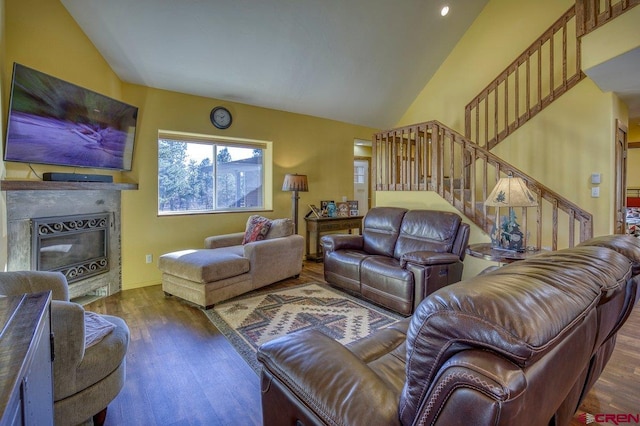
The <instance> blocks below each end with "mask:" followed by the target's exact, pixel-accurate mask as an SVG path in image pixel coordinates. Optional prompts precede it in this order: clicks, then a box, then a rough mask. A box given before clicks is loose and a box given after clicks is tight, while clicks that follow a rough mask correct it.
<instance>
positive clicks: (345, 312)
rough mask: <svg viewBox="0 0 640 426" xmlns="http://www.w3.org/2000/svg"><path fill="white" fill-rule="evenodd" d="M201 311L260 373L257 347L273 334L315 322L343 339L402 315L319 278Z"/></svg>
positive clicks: (312, 325) (355, 337)
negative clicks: (322, 282) (321, 281)
mask: <svg viewBox="0 0 640 426" xmlns="http://www.w3.org/2000/svg"><path fill="white" fill-rule="evenodd" d="M203 312H204V313H205V314H206V315H207V317H209V319H210V320H211V322H213V324H214V325H215V326H216V327H217V328H218V330H220V331H221V332H222V334H224V335H225V337H226V338H227V339H228V340H229V342H231V344H232V345H233V347H234V348H235V349H236V350H237V351H238V353H240V355H242V357H243V358H244V359H245V360H246V361H247V363H248V364H249V365H250V366H251V368H253V370H254V371H255V372H256V374H259V373H260V368H261V366H260V365H261V364H260V363H259V362H258V360H257V359H256V352H257V350H258V347H259V346H260V345H261V344H263V343H265V342H268V341H269V340H272V339H275V338H277V337H280V336H284V335H285V334H289V333H292V332H294V331H298V330H305V329H310V328H315V329H317V330H320V331H321V332H323V333H325V334H326V335H328V336H330V337H333V338H334V339H335V340H337V341H338V342H340V343H342V344H343V345H345V344H347V343H350V342H353V341H355V340H358V339H361V338H362V337H365V336H368V335H369V334H371V333H372V332H374V331H376V330H378V329H380V328H383V327H385V326H387V325H389V324H393V323H394V322H396V321H397V320H399V319H401V318H402V317H401V316H399V315H397V314H394V313H391V312H388V311H385V310H384V309H382V308H379V307H376V306H374V305H372V304H369V303H367V302H365V301H363V300H360V299H356V298H355V297H352V296H349V295H347V294H345V293H342V292H340V291H338V290H336V289H333V288H331V287H329V286H327V285H325V284H320V283H310V284H305V285H302V286H298V287H292V288H287V289H283V290H274V291H263V292H259V293H249V294H247V295H245V296H241V297H239V298H236V299H232V300H230V301H228V302H225V303H221V304H219V305H216V306H215V307H214V308H213V309H209V310H208V311H203Z"/></svg>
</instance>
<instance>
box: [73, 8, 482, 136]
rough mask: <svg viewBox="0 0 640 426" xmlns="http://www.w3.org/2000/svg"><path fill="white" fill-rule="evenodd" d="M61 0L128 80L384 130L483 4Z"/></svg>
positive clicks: (407, 103)
mask: <svg viewBox="0 0 640 426" xmlns="http://www.w3.org/2000/svg"><path fill="white" fill-rule="evenodd" d="M61 2H62V4H63V5H64V6H65V7H66V8H67V10H68V11H69V13H70V14H71V15H72V16H73V18H74V19H75V20H76V22H77V23H78V24H79V25H80V27H81V28H82V30H83V31H84V32H85V33H86V35H87V36H88V37H89V39H90V40H91V41H92V42H93V43H94V45H95V46H96V47H97V49H98V50H99V51H100V53H101V54H102V55H103V56H104V58H105V59H106V60H107V62H108V63H109V64H110V66H111V67H112V69H113V70H114V71H115V72H116V74H117V75H118V76H119V77H120V78H121V79H122V80H123V81H126V82H129V83H135V84H141V85H145V86H148V87H156V88H161V89H167V90H172V91H177V92H181V93H188V94H194V95H200V96H206V97H212V98H217V99H221V100H227V101H234V102H241V103H246V104H250V105H256V106H261V107H267V108H272V109H277V110H283V111H289V112H296V113H301V114H307V115H312V116H316V117H323V118H329V119H334V120H338V121H344V122H348V123H352V124H360V125H365V126H370V127H375V128H388V127H391V126H393V125H394V124H395V123H397V121H398V120H399V119H400V118H401V116H402V114H403V113H404V112H405V111H406V110H407V108H408V107H409V106H410V104H411V103H412V101H413V100H414V99H415V97H416V96H417V94H418V93H419V92H420V90H421V89H422V88H423V87H424V86H425V85H426V83H427V82H428V81H429V79H430V78H431V77H432V76H433V74H434V73H435V71H436V70H437V69H438V67H439V66H440V64H441V63H442V62H443V61H444V60H445V58H446V57H447V55H448V54H449V52H450V51H451V50H452V49H453V47H454V46H455V44H456V43H457V41H458V40H459V39H460V38H461V37H462V35H463V34H464V33H465V31H466V30H467V28H468V27H469V26H470V25H471V23H472V22H473V20H474V19H475V18H476V16H477V15H478V14H479V13H480V11H481V10H482V8H483V7H484V6H485V4H486V3H487V0H442V1H439V0H437V1H434V0H186V1H177V0H135V1H130V0H109V1H105V0H61ZM445 3H446V4H448V5H449V6H450V12H449V14H448V15H447V16H445V17H442V16H441V15H440V9H441V7H442V6H443V5H444V4H445Z"/></svg>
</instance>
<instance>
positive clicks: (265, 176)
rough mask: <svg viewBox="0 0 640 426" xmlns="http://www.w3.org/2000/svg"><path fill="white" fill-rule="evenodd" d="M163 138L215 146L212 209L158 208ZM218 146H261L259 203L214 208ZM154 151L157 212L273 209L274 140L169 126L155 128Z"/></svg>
mask: <svg viewBox="0 0 640 426" xmlns="http://www.w3.org/2000/svg"><path fill="white" fill-rule="evenodd" d="M162 140H169V141H176V142H184V143H197V144H205V145H211V146H212V149H214V153H213V179H214V180H213V182H214V183H213V194H214V208H213V209H212V210H179V211H161V210H160V142H161V141H162ZM219 146H224V147H237V148H245V149H261V150H262V200H263V203H262V204H263V205H262V207H241V208H224V209H222V208H221V209H216V208H215V201H216V200H215V197H216V193H217V188H216V176H217V173H218V169H217V161H216V157H217V152H218V148H217V147H219ZM156 149H157V150H158V151H157V155H156V157H157V163H156V164H157V166H158V169H157V175H158V180H157V190H156V200H157V201H156V203H157V204H156V207H157V215H158V216H160V217H164V216H181V215H202V214H221V213H247V212H265V211H271V210H273V152H272V150H273V143H272V142H271V141H262V140H254V139H244V138H233V137H226V136H217V135H204V134H196V133H185V132H176V131H169V130H158V138H157V144H156Z"/></svg>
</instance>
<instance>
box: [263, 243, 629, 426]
mask: <svg viewBox="0 0 640 426" xmlns="http://www.w3.org/2000/svg"><path fill="white" fill-rule="evenodd" d="M639 272H640V244H639V241H638V239H636V238H634V237H631V236H608V237H603V238H599V239H595V240H591V241H588V242H586V243H583V244H581V245H580V246H578V247H574V248H571V249H564V250H560V251H556V252H548V253H542V254H539V255H537V256H532V257H531V258H528V259H527V260H523V261H519V262H516V263H512V264H510V265H507V266H504V267H501V268H498V269H496V270H494V271H492V272H490V273H487V274H482V275H479V276H477V277H474V278H471V279H467V280H464V281H461V282H459V283H456V284H452V285H450V286H446V287H444V288H442V289H440V290H438V291H437V292H435V293H433V294H431V295H430V296H428V297H427V298H426V299H425V300H424V301H423V302H422V303H421V304H420V306H419V307H418V309H417V310H416V312H415V313H414V315H413V316H412V317H410V318H406V319H404V320H401V321H399V322H397V323H395V324H394V325H392V326H390V327H387V328H385V329H382V330H379V331H378V332H377V333H374V334H373V335H371V336H369V337H365V338H364V339H361V340H359V341H357V342H354V343H353V344H351V345H349V346H348V347H345V346H342V345H340V344H339V343H337V342H336V341H334V340H333V339H331V338H329V337H327V336H326V335H324V334H322V333H320V332H318V331H315V330H308V331H303V332H298V333H293V334H290V335H287V336H284V337H281V338H279V339H276V340H273V341H271V342H268V343H265V344H264V345H262V346H261V347H260V349H259V351H258V359H259V360H260V362H261V363H262V364H263V369H262V376H261V382H262V383H261V386H262V411H263V422H264V424H265V425H294V424H303V425H305V426H311V425H321V424H330V425H336V424H342V425H354V426H358V425H366V426H375V425H415V424H429V425H447V426H449V425H454V424H474V425H505V426H506V425H514V424H517V425H567V424H569V423H570V421H571V419H572V417H573V416H574V414H575V412H576V410H577V408H578V407H579V406H580V403H581V401H582V399H583V398H584V396H585V395H586V394H587V392H588V391H589V389H590V388H591V386H592V385H593V383H595V381H596V380H597V378H598V376H599V375H600V372H601V371H602V369H603V368H604V366H605V365H606V364H607V361H608V360H609V357H610V355H611V352H612V351H613V347H614V345H615V339H616V332H617V331H618V330H619V328H620V327H621V326H622V324H623V323H624V322H625V320H626V318H627V317H628V315H629V313H630V312H631V310H632V308H633V306H634V304H635V303H636V301H637V286H638V279H639V278H638V273H639Z"/></svg>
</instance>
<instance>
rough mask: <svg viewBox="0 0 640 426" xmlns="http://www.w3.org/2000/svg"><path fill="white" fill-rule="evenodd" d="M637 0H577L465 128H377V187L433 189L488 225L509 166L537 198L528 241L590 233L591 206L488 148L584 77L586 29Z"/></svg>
mask: <svg viewBox="0 0 640 426" xmlns="http://www.w3.org/2000/svg"><path fill="white" fill-rule="evenodd" d="M638 4H640V0H618V1H615V0H577V1H576V5H575V6H573V7H571V8H570V9H569V10H568V11H567V12H565V13H564V14H563V15H562V16H561V17H560V18H559V19H558V20H557V21H556V22H555V23H554V24H553V25H551V27H549V28H548V29H547V30H546V31H545V32H544V33H543V34H542V35H541V36H540V37H539V38H538V40H536V41H535V42H534V43H532V44H531V45H530V46H529V47H528V48H527V49H526V50H525V51H524V52H523V53H522V54H521V55H520V56H518V58H517V59H516V60H515V61H514V62H512V63H511V64H510V65H509V66H508V67H507V68H506V69H505V70H504V71H503V72H502V73H500V74H499V75H498V77H496V79H494V81H492V82H491V83H490V84H488V85H487V86H486V87H485V89H483V90H482V91H481V92H480V94H478V95H477V96H476V97H475V98H474V99H473V100H472V101H471V102H470V103H469V104H468V105H467V107H466V108H465V135H464V136H463V135H461V134H460V133H458V132H456V131H455V130H453V129H451V128H449V127H447V126H445V125H444V124H442V123H439V122H437V121H428V122H425V123H418V124H413V125H409V126H405V127H401V128H396V129H392V130H386V131H383V132H379V133H377V134H375V135H374V137H373V164H372V170H373V177H372V179H373V185H374V189H375V190H378V191H435V192H437V193H438V194H439V195H440V196H441V197H443V198H444V199H445V200H447V201H448V202H449V203H450V204H451V205H453V206H454V207H455V208H456V209H458V210H459V211H460V212H461V213H462V214H464V215H465V216H467V217H468V218H470V219H471V220H472V221H473V222H474V223H475V224H476V225H478V226H479V227H481V228H482V229H483V230H484V231H485V232H487V233H490V232H491V230H492V227H493V226H494V223H495V221H496V219H497V217H499V216H500V214H501V213H500V212H499V211H496V210H495V208H493V207H492V208H487V207H486V206H484V204H483V201H484V200H486V199H487V196H488V194H489V192H490V191H491V190H492V189H493V187H494V186H495V184H496V182H497V181H498V179H499V178H500V177H504V176H507V175H508V174H511V175H513V176H516V177H520V178H522V179H523V180H524V181H525V182H526V184H527V186H528V187H529V189H530V190H531V191H532V192H533V193H534V194H535V195H536V197H537V201H538V206H537V207H529V208H522V209H521V211H517V212H516V214H517V216H518V218H519V220H520V222H521V223H520V225H521V227H522V229H523V230H524V231H525V234H528V237H527V241H526V245H527V246H528V247H534V248H536V249H540V248H543V247H544V248H549V249H552V250H557V249H558V248H563V247H573V246H574V245H576V244H577V243H579V242H581V241H584V240H587V239H589V238H591V237H592V236H593V217H592V215H591V214H590V213H589V212H587V211H585V210H583V209H582V208H580V206H578V205H576V204H574V203H572V202H571V201H569V200H568V199H566V198H565V197H563V196H562V195H560V194H558V193H556V192H554V191H552V190H551V189H550V188H548V187H546V186H545V185H543V184H542V183H541V182H538V181H536V180H535V179H534V178H533V177H531V176H528V175H527V174H525V173H524V172H522V171H521V170H518V169H517V168H515V167H514V166H513V165H511V164H509V163H507V162H506V161H504V160H502V159H500V158H498V157H497V156H495V155H494V154H492V153H491V152H490V149H492V148H493V147H495V146H496V145H497V144H498V143H500V142H501V141H503V140H504V139H505V138H507V137H508V136H509V135H510V134H512V133H513V132H515V131H516V130H517V129H518V128H519V127H520V126H522V125H523V124H524V123H526V122H527V121H528V120H530V119H531V118H532V117H533V116H535V115H536V114H538V113H539V112H540V111H542V109H544V108H545V107H546V106H548V105H549V104H550V103H551V102H553V101H554V100H555V99H557V98H558V97H559V96H561V95H562V94H563V93H566V92H567V91H568V90H569V89H570V88H572V87H573V86H575V85H576V84H578V83H579V82H580V81H581V80H582V79H583V78H584V77H585V76H584V73H583V72H582V71H581V69H580V36H582V35H584V34H586V33H588V32H589V31H591V30H593V29H595V28H597V27H598V26H600V25H602V24H603V23H605V22H607V21H608V20H610V19H613V18H615V17H616V16H618V15H620V14H621V13H624V12H625V11H626V10H628V9H630V8H631V7H633V6H635V5H638ZM502 214H505V213H504V212H503V213H502Z"/></svg>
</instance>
